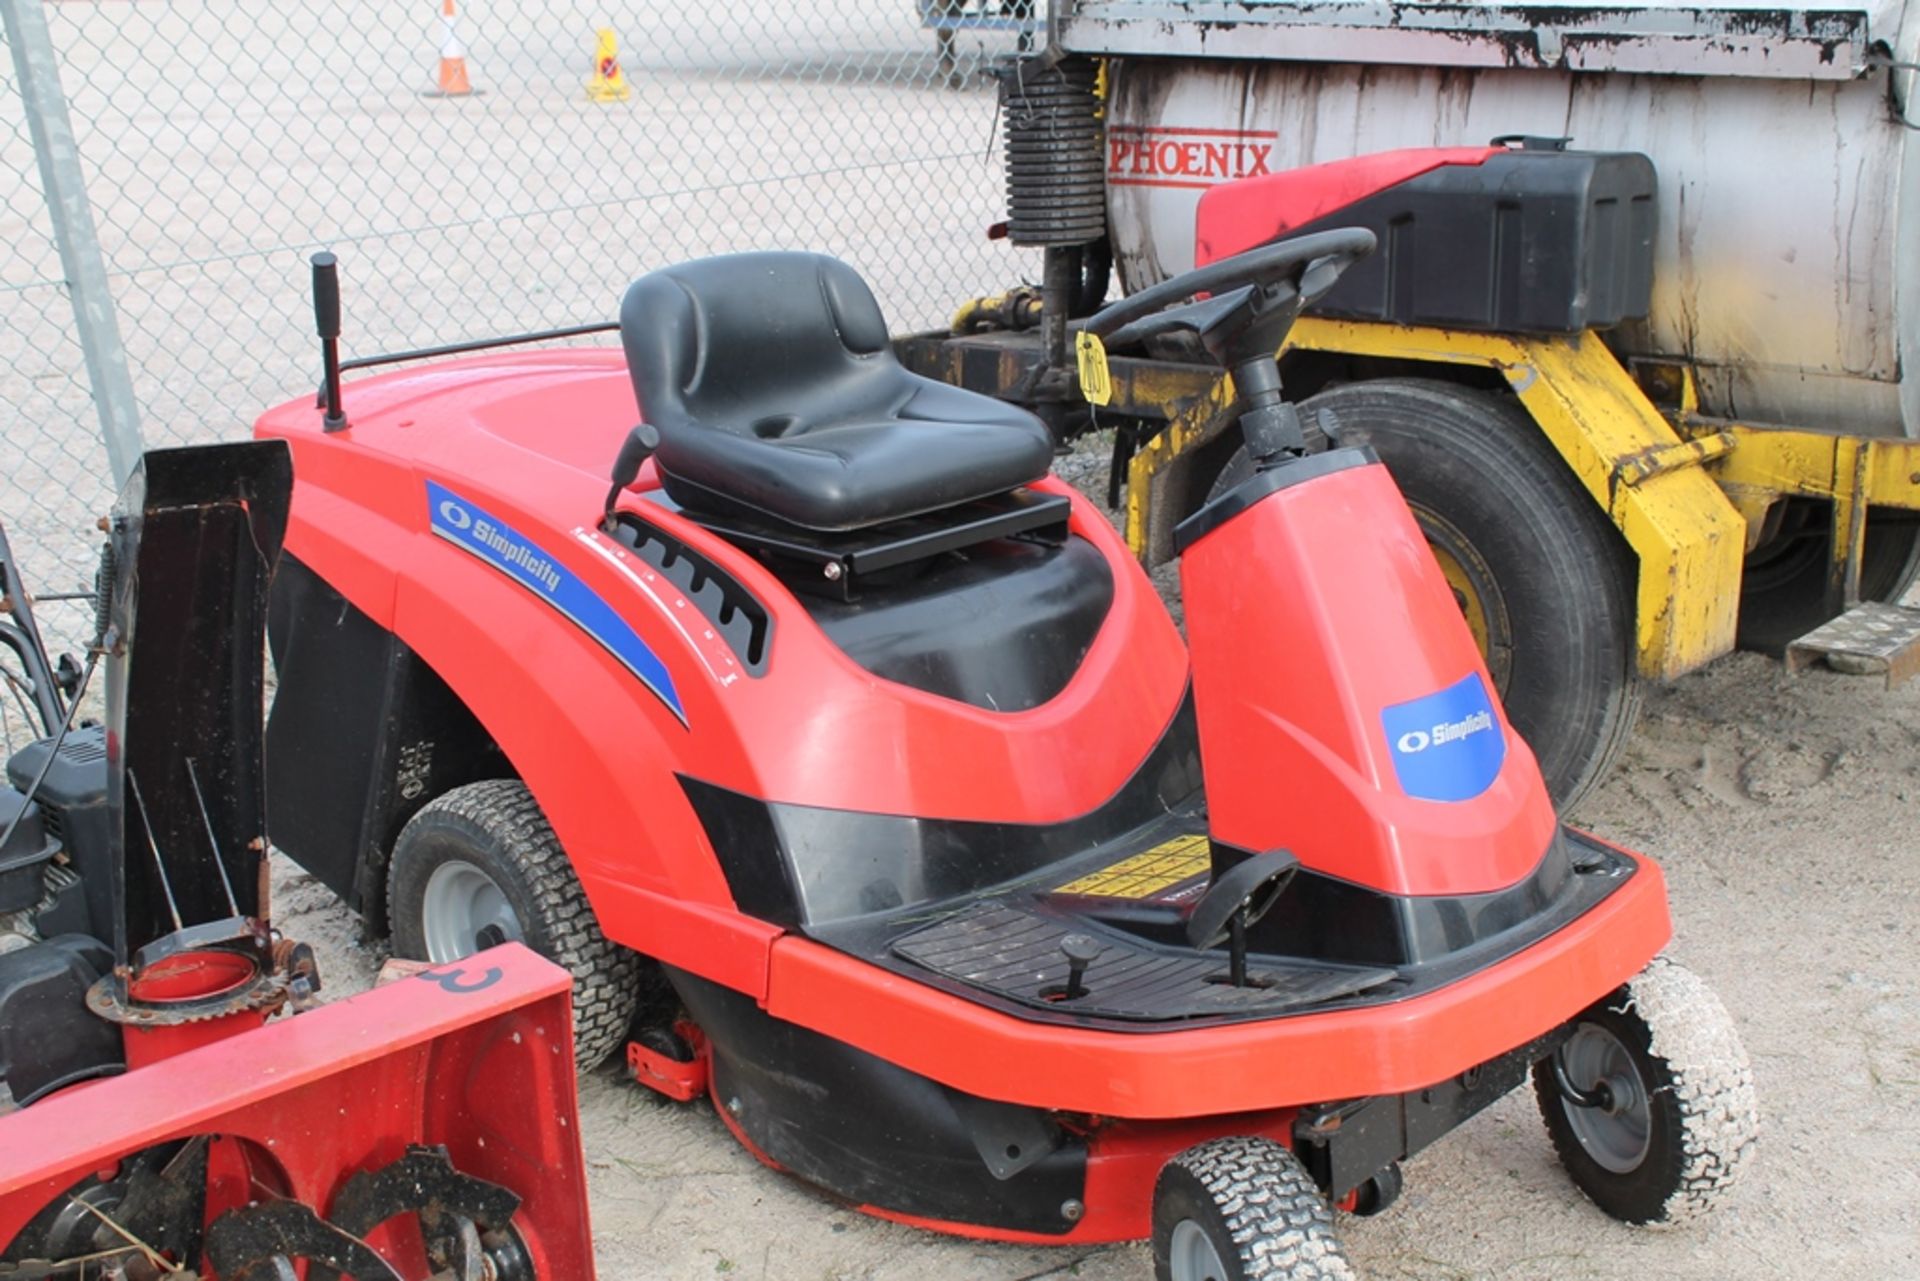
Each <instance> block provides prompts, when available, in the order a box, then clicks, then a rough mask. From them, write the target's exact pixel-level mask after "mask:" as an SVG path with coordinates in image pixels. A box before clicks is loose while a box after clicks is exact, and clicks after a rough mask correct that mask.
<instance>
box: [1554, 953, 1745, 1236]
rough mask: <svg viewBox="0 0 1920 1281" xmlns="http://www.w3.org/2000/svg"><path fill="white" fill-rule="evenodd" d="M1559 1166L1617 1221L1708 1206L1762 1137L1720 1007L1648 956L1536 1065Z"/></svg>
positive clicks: (1652, 1220)
mask: <svg viewBox="0 0 1920 1281" xmlns="http://www.w3.org/2000/svg"><path fill="white" fill-rule="evenodd" d="M1533 1084H1534V1093H1535V1095H1536V1096H1537V1097H1538V1100H1539V1103H1540V1112H1541V1115H1542V1116H1543V1117H1544V1118H1545V1120H1546V1123H1547V1133H1548V1135H1549V1136H1550V1137H1551V1138H1552V1140H1553V1146H1554V1150H1555V1151H1556V1152H1557V1153H1558V1154H1559V1156H1560V1164H1561V1165H1563V1166H1565V1167H1566V1170H1567V1173H1568V1174H1569V1175H1571V1176H1572V1177H1573V1181H1574V1183H1575V1184H1576V1185H1578V1186H1579V1188H1580V1190H1581V1191H1582V1192H1584V1193H1586V1195H1587V1197H1588V1199H1590V1200H1591V1201H1592V1202H1593V1203H1594V1204H1595V1205H1597V1206H1599V1207H1600V1208H1601V1209H1602V1210H1604V1211H1606V1212H1607V1213H1608V1214H1610V1215H1612V1216H1613V1217H1614V1218H1616V1219H1620V1220H1622V1221H1623V1222H1626V1223H1641V1224H1673V1223H1680V1222H1683V1221H1685V1220H1688V1219H1692V1218H1696V1217H1699V1216H1700V1215H1702V1214H1705V1213H1706V1212H1707V1211H1709V1210H1711V1209H1712V1208H1713V1207H1714V1206H1715V1205H1716V1204H1717V1203H1718V1202H1719V1201H1720V1199H1721V1198H1722V1197H1723V1196H1724V1195H1725V1194H1726V1192H1727V1190H1728V1189H1729V1188H1731V1187H1732V1186H1733V1184H1734V1182H1735V1180H1736V1179H1737V1178H1738V1177H1739V1175H1740V1172H1741V1170H1742V1168H1743V1167H1744V1166H1745V1164H1746V1162H1747V1159H1748V1158H1749V1157H1750V1156H1751V1155H1752V1154H1753V1149H1754V1144H1755V1139H1756V1136H1757V1135H1758V1132H1759V1115H1758V1111H1757V1109H1756V1107H1755V1105H1754V1095H1753V1069H1752V1068H1751V1067H1750V1066H1749V1065H1748V1062H1747V1054H1746V1051H1745V1049H1743V1048H1742V1047H1741V1044H1740V1036H1739V1033H1738V1032H1737V1031H1736V1030H1735V1028H1734V1025H1733V1020H1732V1018H1731V1017H1730V1016H1729V1015H1728V1014H1727V1009H1726V1006H1724V1005H1722V1004H1721V1003H1720V998H1719V997H1717V996H1715V995H1714V994H1713V991H1712V989H1710V988H1709V987H1707V985H1706V984H1705V983H1704V982H1702V981H1701V979H1700V978H1699V977H1698V976H1697V975H1695V974H1694V973H1693V972H1692V971H1691V970H1688V969H1686V968H1684V967H1683V966H1680V965H1678V964H1676V963H1675V962H1673V961H1669V960H1667V959H1666V958H1665V957H1656V958H1654V961H1653V963H1652V964H1650V965H1649V966H1647V968H1646V969H1644V970H1642V971H1641V972H1640V973H1639V975H1638V976H1637V977H1635V978H1634V979H1633V981H1632V982H1630V983H1628V984H1627V985H1626V986H1625V987H1623V988H1621V989H1619V990H1618V991H1617V992H1615V993H1614V994H1613V995H1612V996H1609V997H1607V998H1606V999H1604V1000H1602V1001H1600V1002H1599V1003H1598V1004H1596V1005H1594V1006H1592V1007H1590V1008H1589V1009H1588V1010H1587V1012H1586V1013H1584V1014H1582V1015H1581V1016H1580V1017H1579V1019H1577V1020H1576V1021H1575V1023H1574V1028H1573V1035H1572V1037H1571V1038H1569V1039H1568V1040H1567V1041H1566V1043H1565V1044H1563V1045H1562V1046H1561V1047H1560V1048H1559V1050H1557V1051H1556V1052H1555V1053H1554V1054H1553V1055H1552V1056H1551V1057H1549V1058H1546V1059H1543V1060H1541V1061H1540V1062H1539V1063H1536V1064H1535V1065H1534V1068H1533Z"/></svg>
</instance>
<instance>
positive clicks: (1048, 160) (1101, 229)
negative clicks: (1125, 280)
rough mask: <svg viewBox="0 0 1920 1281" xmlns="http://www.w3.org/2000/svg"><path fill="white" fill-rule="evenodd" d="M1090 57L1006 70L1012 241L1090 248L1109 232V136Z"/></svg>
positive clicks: (1036, 61)
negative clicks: (1101, 116)
mask: <svg viewBox="0 0 1920 1281" xmlns="http://www.w3.org/2000/svg"><path fill="white" fill-rule="evenodd" d="M1098 76H1099V67H1098V65H1097V64H1096V63H1095V62H1094V61H1093V60H1092V59H1090V58H1063V59H1060V60H1058V61H1049V60H1048V58H1047V57H1045V56H1044V55H1043V56H1040V57H1034V58H1021V59H1017V60H1014V61H1012V62H1009V63H1006V64H1004V65H1003V66H1002V67H1001V68H1000V106H1001V110H1002V112H1003V113H1004V115H1005V120H1006V125H1005V128H1006V173H1007V238H1008V239H1009V240H1011V241H1013V243H1014V244H1016V245H1053V246H1066V245H1085V244H1091V243H1092V242H1093V241H1096V240H1098V239H1100V238H1101V237H1102V236H1104V235H1105V234H1106V230H1107V186H1106V144H1105V137H1104V134H1105V130H1104V126H1103V125H1102V123H1101V120H1100V99H1099V97H1098V95H1097V94H1096V92H1095V84H1096V81H1097V80H1098Z"/></svg>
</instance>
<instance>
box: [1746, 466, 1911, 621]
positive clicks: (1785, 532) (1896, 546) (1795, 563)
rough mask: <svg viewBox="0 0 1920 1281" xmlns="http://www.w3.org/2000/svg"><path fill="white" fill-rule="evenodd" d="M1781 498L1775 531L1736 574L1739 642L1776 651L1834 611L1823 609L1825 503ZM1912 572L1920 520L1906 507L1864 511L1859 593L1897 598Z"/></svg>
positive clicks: (1829, 538)
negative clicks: (1782, 505) (1864, 542)
mask: <svg viewBox="0 0 1920 1281" xmlns="http://www.w3.org/2000/svg"><path fill="white" fill-rule="evenodd" d="M1785 501H1786V509H1785V510H1784V511H1782V512H1781V513H1780V527H1779V529H1778V531H1777V532H1775V534H1774V535H1773V537H1772V538H1770V539H1768V540H1767V542H1765V543H1764V544H1762V545H1761V546H1760V547H1758V548H1756V549H1755V550H1754V551H1753V552H1752V553H1751V554H1749V555H1748V557H1747V564H1746V572H1745V573H1744V575H1743V576H1742V577H1741V580H1740V624H1739V637H1738V643H1739V645H1740V648H1741V649H1751V650H1757V651H1759V652H1760V653H1762V654H1772V655H1774V656H1775V657H1778V656H1779V655H1780V654H1781V653H1782V652H1784V651H1785V649H1786V648H1787V645H1788V644H1789V643H1790V642H1792V641H1795V640H1798V639H1799V638H1800V637H1802V636H1805V635H1806V634H1807V633H1808V632H1810V631H1812V630H1813V629H1814V628H1816V627H1818V626H1820V624H1822V623H1824V622H1826V621H1828V620H1829V619H1831V618H1832V617H1833V611H1832V610H1830V609H1828V608H1827V562H1828V556H1827V553H1828V549H1829V548H1831V547H1832V546H1833V533H1832V528H1831V521H1832V508H1831V507H1830V505H1829V504H1827V503H1825V502H1822V501H1820V500H1819V499H1813V498H1789V499H1786V500H1785ZM1916 576H1920V520H1916V519H1915V518H1914V517H1912V516H1911V515H1910V514H1908V513H1905V512H1900V511H1892V510H1887V509H1884V508H1876V509H1873V510H1871V511H1870V512H1869V513H1868V517H1867V545H1866V550H1865V553H1864V555H1863V556H1862V557H1861V562H1860V596H1861V599H1863V600H1886V601H1898V600H1899V599H1900V597H1901V596H1902V595H1904V594H1905V593H1906V591H1907V589H1908V588H1910V587H1912V586H1913V583H1914V579H1915V577H1916Z"/></svg>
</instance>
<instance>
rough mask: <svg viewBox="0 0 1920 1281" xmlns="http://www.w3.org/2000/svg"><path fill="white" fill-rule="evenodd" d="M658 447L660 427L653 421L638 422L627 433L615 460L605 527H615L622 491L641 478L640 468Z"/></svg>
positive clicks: (608, 492)
mask: <svg viewBox="0 0 1920 1281" xmlns="http://www.w3.org/2000/svg"><path fill="white" fill-rule="evenodd" d="M658 448H660V429H659V428H658V427H655V426H654V425H653V424H652V423H637V424H635V425H634V428H633V430H632V431H630V432H628V433H627V438H626V440H625V441H623V442H622V443H621V445H620V452H619V454H617V455H616V456H615V457H614V460H613V473H612V480H613V487H612V488H610V489H608V490H607V510H606V512H605V513H604V515H605V528H607V529H612V528H613V509H614V505H615V504H617V503H618V502H619V501H620V491H621V490H623V489H625V488H626V487H627V486H628V485H631V484H632V483H633V482H634V481H636V480H638V479H640V469H641V468H642V467H644V466H646V462H647V459H649V458H651V457H653V451H654V450H656V449H658Z"/></svg>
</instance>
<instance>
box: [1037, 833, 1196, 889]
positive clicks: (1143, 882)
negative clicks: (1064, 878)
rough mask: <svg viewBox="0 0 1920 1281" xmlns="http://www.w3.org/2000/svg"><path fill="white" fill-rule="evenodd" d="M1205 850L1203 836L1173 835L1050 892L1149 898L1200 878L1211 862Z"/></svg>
mask: <svg viewBox="0 0 1920 1281" xmlns="http://www.w3.org/2000/svg"><path fill="white" fill-rule="evenodd" d="M1209 850H1210V847H1209V846H1208V844H1207V838H1206V837H1205V836H1176V837H1174V838H1173V839H1172V840H1170V841H1163V842H1161V843H1160V844H1158V845H1156V846H1154V847H1153V848H1152V849H1150V850H1144V851H1142V852H1141V853H1139V854H1135V855H1132V856H1131V857H1128V858H1123V859H1121V860H1120V861H1119V862H1118V863H1115V864H1114V865H1113V866H1111V867H1104V868H1101V869H1100V870H1099V871H1098V872H1091V873H1088V874H1087V875H1086V876H1083V877H1081V878H1080V879H1079V880H1077V881H1069V882H1068V883H1067V884H1065V885H1062V886H1061V887H1060V888H1059V889H1057V890H1055V891H1054V893H1056V894H1080V895H1084V896H1086V897H1087V898H1126V899H1149V898H1153V897H1155V896H1156V895H1159V894H1162V893H1165V892H1166V891H1167V890H1170V889H1172V888H1173V887H1174V886H1176V885H1178V884H1180V883H1181V882H1182V881H1190V880H1192V879H1193V878H1194V877H1196V876H1204V875H1205V874H1206V872H1207V869H1208V868H1209V867H1210V866H1212V863H1213V855H1212V854H1211V853H1210V852H1209Z"/></svg>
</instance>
